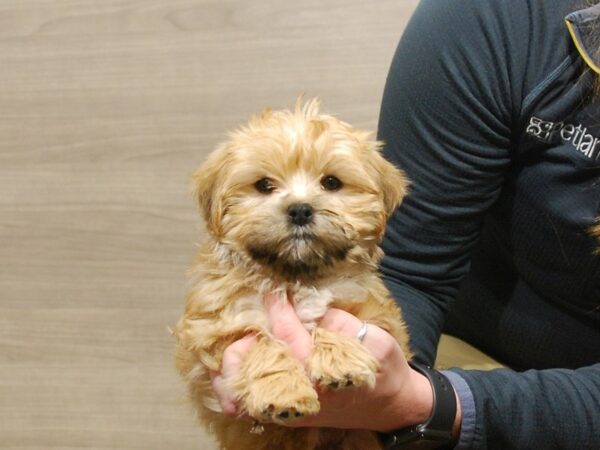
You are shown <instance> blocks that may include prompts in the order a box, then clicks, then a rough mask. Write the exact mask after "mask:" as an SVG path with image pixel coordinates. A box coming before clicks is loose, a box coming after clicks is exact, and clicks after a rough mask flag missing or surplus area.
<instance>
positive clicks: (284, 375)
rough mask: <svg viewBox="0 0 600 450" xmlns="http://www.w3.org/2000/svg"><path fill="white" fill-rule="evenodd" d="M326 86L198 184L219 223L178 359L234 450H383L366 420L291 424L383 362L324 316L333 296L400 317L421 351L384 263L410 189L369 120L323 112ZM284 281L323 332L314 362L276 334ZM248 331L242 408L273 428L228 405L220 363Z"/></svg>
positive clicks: (210, 165) (210, 423)
mask: <svg viewBox="0 0 600 450" xmlns="http://www.w3.org/2000/svg"><path fill="white" fill-rule="evenodd" d="M318 109H319V102H318V100H317V99H313V100H311V101H309V102H307V103H306V104H305V105H302V103H301V102H300V101H298V103H297V104H296V108H295V110H294V111H270V110H265V111H264V112H263V113H262V114H261V115H260V116H257V117H253V118H252V119H251V120H250V122H249V123H248V124H247V125H246V126H243V127H241V128H239V129H238V130H236V131H234V132H233V133H231V135H230V139H229V141H228V142H226V143H224V144H222V145H221V146H220V147H218V148H217V149H216V151H214V152H213V153H212V154H211V155H210V156H209V157H208V159H207V161H206V162H205V163H204V164H203V165H202V166H201V167H200V169H198V171H197V172H196V173H195V175H194V178H193V185H194V190H195V193H196V194H197V198H198V200H199V203H200V208H201V210H202V213H203V215H204V218H205V220H206V224H207V230H208V238H207V240H206V241H205V242H204V243H203V244H201V247H200V250H199V252H198V256H197V259H196V262H195V264H194V266H193V267H192V269H191V282H192V286H191V291H190V293H189V295H188V298H187V304H186V308H185V313H184V315H183V317H182V318H181V320H180V321H179V323H178V325H177V327H176V332H175V335H176V337H177V351H176V363H177V367H178V369H179V371H180V372H181V374H182V376H183V377H184V378H185V379H186V381H187V383H188V384H189V393H190V397H191V400H192V402H193V403H194V405H195V407H196V409H197V411H198V415H199V418H200V421H201V422H202V423H203V424H205V425H206V426H207V428H208V429H209V430H210V431H211V432H212V433H213V434H214V435H215V437H216V439H217V441H218V442H219V445H220V448H221V449H222V450H225V449H227V450H246V449H247V450H292V449H297V450H316V449H323V450H325V449H332V448H335V449H340V450H350V449H354V450H371V449H373V450H374V449H379V448H380V445H379V444H378V441H377V439H376V436H375V434H374V433H372V432H369V431H363V430H332V429H317V428H298V429H294V428H286V427H282V426H280V424H284V423H286V422H287V421H291V420H294V419H297V418H299V417H303V416H306V415H312V414H316V413H317V412H318V411H319V402H318V397H317V393H316V391H315V389H314V386H315V385H317V384H318V385H319V387H320V388H322V389H344V388H350V387H357V386H363V385H367V386H371V387H372V386H373V385H374V383H375V374H376V372H377V361H376V360H375V359H374V358H373V357H372V356H371V355H370V353H369V352H368V351H367V350H366V349H365V348H364V347H363V346H362V344H361V343H360V342H359V340H358V339H349V338H346V337H343V336H339V335H336V334H333V333H330V332H327V331H325V330H323V329H321V328H319V326H318V323H319V319H320V318H321V317H322V316H323V315H324V314H325V312H326V310H327V309H328V308H330V307H335V308H340V309H343V310H346V311H348V312H350V313H352V314H354V315H355V316H357V317H358V318H360V319H362V320H367V321H369V322H370V323H373V324H376V325H378V326H380V327H382V328H383V329H385V330H387V331H388V332H389V333H390V334H391V335H392V336H394V338H395V339H397V341H398V342H399V343H400V345H401V346H402V348H403V349H404V351H405V352H406V353H407V355H408V356H409V357H410V352H409V349H408V337H407V334H406V331H405V328H404V325H403V322H402V318H401V314H400V311H399V309H398V307H397V306H396V304H395V303H394V301H393V300H392V299H391V297H390V295H389V293H388V291H387V289H386V288H385V286H384V284H383V283H382V281H381V280H380V278H379V277H378V275H377V265H378V263H379V260H380V258H381V256H382V252H381V249H380V248H379V243H380V241H381V239H382V236H383V232H384V229H385V224H386V220H387V218H388V217H389V216H390V214H391V213H392V212H393V211H394V209H395V208H396V207H397V206H398V205H399V203H400V202H401V200H402V198H403V196H404V195H405V193H406V189H407V184H408V183H407V180H406V178H405V177H404V175H403V174H402V172H401V171H400V170H398V169H397V168H395V167H394V166H393V165H392V164H390V163H389V162H387V161H386V160H385V159H384V158H383V157H382V156H381V155H380V153H379V146H380V144H379V143H378V142H374V141H372V140H371V139H370V133H367V132H364V131H360V130H356V129H354V128H352V127H351V126H350V125H348V124H347V123H344V122H342V121H340V120H338V119H336V118H334V117H332V116H329V115H323V114H319V111H318ZM272 291H277V292H279V293H280V296H281V298H282V301H292V302H293V305H294V307H295V310H296V312H297V314H298V316H299V317H300V319H301V321H302V322H303V324H305V326H306V328H307V329H308V330H310V331H311V332H312V334H313V337H314V348H313V351H312V356H311V358H310V361H309V362H308V364H307V367H304V366H303V365H302V364H301V363H300V362H299V361H297V360H296V359H294V358H293V357H291V356H290V355H289V354H288V352H287V350H286V347H285V346H284V345H283V344H282V343H281V342H279V341H277V340H275V339H274V337H273V335H272V334H271V332H270V330H269V323H268V320H267V316H266V313H265V309H264V305H263V297H264V295H265V294H266V293H268V292H272ZM248 333H255V334H256V335H257V344H256V345H255V346H254V347H253V348H252V350H251V351H250V352H249V353H248V354H247V355H245V358H244V360H243V362H242V367H241V370H240V372H239V374H238V375H237V376H236V377H235V379H227V380H225V381H226V383H227V386H228V387H229V389H230V390H231V391H232V392H233V394H234V395H235V398H236V400H237V402H238V405H239V409H240V411H241V412H242V413H245V414H247V415H249V416H251V417H253V418H255V419H256V420H257V421H259V422H261V423H264V432H262V433H261V434H256V433H250V429H251V424H249V423H248V422H246V421H241V420H236V419H235V418H231V417H227V416H225V415H223V414H222V413H221V410H220V407H219V403H218V402H217V400H216V398H215V395H214V393H213V391H212V389H211V383H210V376H209V371H211V370H213V371H218V370H219V368H220V365H221V360H222V357H223V352H224V350H225V348H226V347H227V346H228V345H229V344H231V343H232V342H234V341H235V340H237V339H240V338H241V337H243V336H244V335H246V334H248Z"/></svg>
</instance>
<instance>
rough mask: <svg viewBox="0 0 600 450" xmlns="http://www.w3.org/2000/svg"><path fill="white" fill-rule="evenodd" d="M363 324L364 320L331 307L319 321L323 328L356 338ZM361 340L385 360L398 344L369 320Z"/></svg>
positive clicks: (372, 351) (378, 356)
mask: <svg viewBox="0 0 600 450" xmlns="http://www.w3.org/2000/svg"><path fill="white" fill-rule="evenodd" d="M363 326H365V322H364V321H362V320H360V319H359V318H358V317H356V316H354V315H352V314H350V313H349V312H346V311H343V310H341V309H337V308H331V309H329V310H328V311H327V312H326V313H325V315H324V316H323V318H322V319H321V322H320V323H319V327H321V328H324V329H326V330H328V331H332V332H334V333H338V334H341V335H342V336H346V337H350V338H356V337H357V336H358V333H359V331H360V330H361V328H363ZM365 332H366V334H364V333H365ZM361 342H362V344H363V345H364V346H365V347H366V348H367V350H369V351H370V352H371V354H372V355H373V356H375V358H377V359H378V360H379V361H384V360H385V359H386V357H387V356H388V355H389V354H390V352H392V351H394V350H395V347H396V346H397V345H398V344H397V343H396V341H395V339H394V338H393V337H392V336H391V335H390V334H389V333H388V332H387V331H385V330H383V329H382V328H380V327H378V326H377V325H374V324H371V323H368V322H367V323H366V330H363V338H362V340H361Z"/></svg>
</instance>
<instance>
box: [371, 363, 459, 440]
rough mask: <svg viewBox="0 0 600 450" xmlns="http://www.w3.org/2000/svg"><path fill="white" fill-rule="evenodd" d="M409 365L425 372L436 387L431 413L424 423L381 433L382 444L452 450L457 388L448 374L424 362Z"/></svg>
mask: <svg viewBox="0 0 600 450" xmlns="http://www.w3.org/2000/svg"><path fill="white" fill-rule="evenodd" d="M409 364H410V366H411V367H412V368H413V369H414V370H416V371H417V372H419V373H421V374H422V375H425V376H426V377H427V379H428V380H429V382H430V383H431V387H432V389H433V409H432V412H431V416H430V417H429V419H427V421H425V422H424V423H422V424H419V425H416V426H413V427H410V428H403V429H401V430H396V431H393V432H391V433H382V434H381V435H380V436H381V441H382V442H381V443H382V445H383V448H384V449H385V450H397V449H398V450H399V449H402V448H406V447H407V446H410V447H411V448H419V449H451V448H452V447H453V446H454V445H453V442H452V427H453V425H454V420H455V418H456V397H455V394H454V388H453V387H452V384H450V381H449V380H448V378H446V376H445V375H444V374H442V373H440V372H438V371H437V370H435V369H432V368H431V367H429V366H425V365H423V364H419V363H415V362H411V363H409Z"/></svg>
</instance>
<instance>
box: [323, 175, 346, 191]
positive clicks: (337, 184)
mask: <svg viewBox="0 0 600 450" xmlns="http://www.w3.org/2000/svg"><path fill="white" fill-rule="evenodd" d="M321 186H323V189H325V190H326V191H337V190H338V189H341V188H342V186H343V184H342V181H341V180H340V179H339V178H337V177H334V176H333V175H327V176H325V177H323V178H322V179H321Z"/></svg>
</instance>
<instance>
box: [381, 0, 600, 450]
mask: <svg viewBox="0 0 600 450" xmlns="http://www.w3.org/2000/svg"><path fill="white" fill-rule="evenodd" d="M578 7H579V8H581V7H582V5H581V2H579V5H577V3H576V2H573V1H567V0H423V1H422V2H421V4H420V5H419V7H418V8H417V10H416V12H415V14H414V16H413V18H412V19H411V22H410V23H409V25H408V27H407V29H406V31H405V33H404V35H403V38H402V40H401V42H400V44H399V46H398V49H397V52H396V55H395V57H394V60H393V62H392V66H391V69H390V73H389V76H388V80H387V83H386V89H385V92H384V97H383V103H382V108H381V115H380V124H379V136H378V137H379V139H381V140H383V141H384V142H385V144H386V145H385V152H386V156H387V157H388V158H389V159H390V160H391V161H392V162H394V163H395V164H396V165H398V166H399V167H401V168H403V169H404V170H405V171H406V172H407V174H408V176H409V178H410V179H411V181H412V186H411V193H410V195H409V196H408V197H407V199H406V200H405V202H404V203H403V205H402V206H401V207H400V209H399V210H398V211H397V213H396V214H395V215H394V216H393V218H392V219H391V221H390V224H389V227H388V230H387V233H386V238H385V240H384V250H385V254H386V256H385V258H384V260H383V263H382V268H381V270H382V273H383V274H384V277H385V279H386V283H387V285H388V287H389V288H390V290H391V291H392V294H393V295H394V297H395V298H396V300H397V301H398V303H399V304H400V306H401V307H402V309H403V311H404V315H405V318H406V320H407V323H408V326H409V330H410V333H411V345H412V347H413V350H414V352H415V354H416V358H417V359H419V360H421V361H422V362H426V363H432V362H433V360H434V359H435V349H436V345H437V342H438V340H439V335H440V333H441V332H442V330H445V331H447V332H449V333H451V334H454V335H456V336H458V337H461V338H463V339H465V340H467V341H468V342H471V343H473V344H474V345H476V346H477V347H479V348H481V349H483V350H484V351H486V352H488V353H489V354H491V355H492V356H494V357H495V358H497V359H498V360H500V361H502V362H503V363H505V364H506V365H508V366H510V367H511V368H513V369H516V370H518V371H515V370H496V371H491V372H477V371H463V370H459V369H453V372H455V373H456V374H458V375H459V376H460V378H461V379H462V380H464V381H465V382H466V385H467V386H468V389H469V390H470V395H472V401H473V406H474V414H475V419H474V423H473V424H472V427H471V429H468V428H469V427H463V428H465V429H466V433H467V439H461V446H463V447H468V448H471V447H472V448H499V449H509V448H534V449H552V448H573V449H582V448H583V449H588V448H589V449H592V448H598V449H600V364H599V363H600V257H599V256H598V254H596V253H594V251H595V249H597V248H598V245H599V243H598V242H597V241H596V239H595V238H593V237H592V236H591V235H590V233H589V229H590V228H591V227H592V225H593V224H594V223H595V221H596V219H597V217H598V216H599V215H600V95H598V96H597V97H594V84H595V82H596V81H597V78H598V74H596V73H595V72H594V70H593V69H594V68H595V69H597V67H595V65H594V58H596V56H597V55H596V54H597V51H598V50H599V49H600V41H599V40H597V39H595V38H594V36H593V34H592V33H591V31H592V30H594V28H595V27H596V28H597V29H599V30H600V18H599V15H600V7H599V6H595V7H593V8H588V9H577V8H578ZM565 18H568V19H569V21H570V22H571V25H570V26H571V28H572V30H571V31H572V35H571V34H570V33H569V28H568V26H567V24H566V23H565ZM598 36H600V32H599V34H598ZM578 47H579V48H578ZM586 50H587V51H586ZM463 425H464V423H463ZM463 437H464V436H463Z"/></svg>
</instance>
